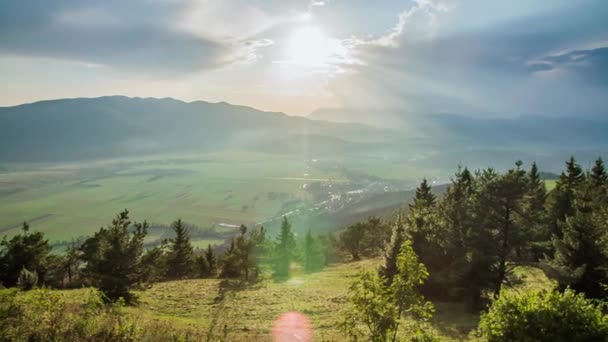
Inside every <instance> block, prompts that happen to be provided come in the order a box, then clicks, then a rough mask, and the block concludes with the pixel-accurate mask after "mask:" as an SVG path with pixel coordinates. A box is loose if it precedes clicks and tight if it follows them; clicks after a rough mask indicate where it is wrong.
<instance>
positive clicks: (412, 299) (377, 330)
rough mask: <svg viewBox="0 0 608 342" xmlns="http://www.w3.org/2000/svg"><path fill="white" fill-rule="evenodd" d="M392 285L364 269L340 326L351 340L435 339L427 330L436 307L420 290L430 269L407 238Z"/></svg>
mask: <svg viewBox="0 0 608 342" xmlns="http://www.w3.org/2000/svg"><path fill="white" fill-rule="evenodd" d="M396 265H397V266H396V267H397V273H396V274H394V277H393V281H392V283H391V284H390V285H388V284H387V281H386V279H385V278H384V277H383V276H381V275H378V273H376V272H369V271H363V272H362V273H361V274H360V276H359V278H358V279H357V280H356V281H355V282H354V283H353V284H352V286H351V290H350V296H349V302H350V306H349V307H348V309H346V310H345V312H344V320H343V322H342V323H341V325H340V329H341V330H342V332H343V333H344V334H345V335H346V336H347V337H348V338H349V339H350V340H352V341H363V340H367V341H373V342H385V341H397V340H410V341H433V340H435V339H434V337H433V336H432V335H431V334H429V333H428V331H427V330H426V324H427V321H428V319H430V318H431V317H432V313H433V306H432V304H431V303H429V302H427V301H425V300H424V298H423V297H422V296H421V295H420V294H419V293H418V290H417V289H418V286H420V285H421V284H423V283H424V280H425V279H426V278H427V277H428V272H427V271H426V268H425V267H424V265H423V264H421V263H420V262H418V258H417V256H416V254H415V253H414V250H413V249H412V246H411V243H410V242H409V241H406V242H405V243H404V244H403V245H402V247H401V248H400V252H399V254H398V256H397V261H396Z"/></svg>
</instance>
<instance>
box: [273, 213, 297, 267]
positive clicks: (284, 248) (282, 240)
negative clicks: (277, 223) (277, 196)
mask: <svg viewBox="0 0 608 342" xmlns="http://www.w3.org/2000/svg"><path fill="white" fill-rule="evenodd" d="M295 247H296V240H295V236H294V234H293V232H292V230H291V224H290V223H289V221H288V220H287V217H286V216H283V223H282V224H281V231H280V233H279V236H277V239H276V242H275V246H274V263H273V266H274V274H275V276H278V277H288V276H289V267H290V265H291V262H292V261H293V259H294V256H295V252H294V248H295Z"/></svg>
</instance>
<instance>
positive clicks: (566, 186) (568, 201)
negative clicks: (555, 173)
mask: <svg viewBox="0 0 608 342" xmlns="http://www.w3.org/2000/svg"><path fill="white" fill-rule="evenodd" d="M584 180H585V174H584V173H583V170H582V169H581V167H580V165H579V164H577V163H576V160H575V159H574V157H570V159H569V160H568V161H567V162H566V172H562V174H561V175H560V177H559V180H558V181H557V183H556V185H555V189H553V191H552V192H551V196H550V207H549V218H550V229H551V233H552V234H555V235H557V236H558V237H561V235H562V233H561V228H560V227H561V226H562V223H563V222H564V221H565V220H566V217H567V216H571V215H573V214H574V195H575V192H576V190H577V188H578V187H579V186H580V185H581V184H582V183H583V182H584Z"/></svg>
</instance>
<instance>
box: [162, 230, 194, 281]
mask: <svg viewBox="0 0 608 342" xmlns="http://www.w3.org/2000/svg"><path fill="white" fill-rule="evenodd" d="M172 226H173V231H175V238H174V239H172V240H170V241H171V244H170V246H169V253H168V255H167V276H168V277H169V278H171V279H182V278H185V277H188V276H190V275H192V268H193V265H194V249H193V248H192V244H191V243H190V237H189V235H188V228H186V226H185V225H184V223H183V222H182V220H181V219H178V220H177V221H175V222H173V225H172Z"/></svg>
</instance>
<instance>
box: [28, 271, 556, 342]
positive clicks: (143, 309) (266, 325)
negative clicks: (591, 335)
mask: <svg viewBox="0 0 608 342" xmlns="http://www.w3.org/2000/svg"><path fill="white" fill-rule="evenodd" d="M380 262H381V260H380V259H369V260H363V261H359V262H351V263H343V264H337V265H334V266H330V267H328V268H326V269H325V270H324V271H321V272H318V273H314V274H298V272H297V270H296V271H295V272H294V273H295V274H294V275H293V276H292V277H291V278H290V279H289V280H287V281H284V282H275V281H273V280H271V279H269V278H265V279H263V280H261V281H260V282H257V283H254V284H245V283H239V282H237V281H227V280H221V279H192V280H182V281H170V282H164V283H157V284H154V285H153V286H152V287H151V288H149V289H147V290H140V291H136V292H135V293H136V294H137V295H138V296H139V304H138V305H137V306H134V307H126V308H124V309H123V310H121V311H123V312H124V314H125V315H126V316H127V317H128V318H129V319H131V320H132V321H133V322H135V323H136V324H137V326H139V327H140V329H142V331H147V332H148V333H149V334H156V335H155V336H157V337H158V336H159V335H158V334H160V335H161V336H163V334H164V336H165V337H167V336H169V335H170V333H171V331H175V330H177V331H182V332H188V334H189V336H191V337H194V338H195V339H196V340H201V341H219V340H226V341H269V340H270V332H271V330H272V326H273V322H274V321H275V320H276V319H277V317H279V316H280V315H281V314H282V313H285V312H289V311H298V312H301V313H303V314H304V315H306V316H307V317H308V318H309V320H310V321H311V324H312V329H313V335H314V338H315V341H339V340H343V336H342V335H341V334H340V331H339V329H338V323H339V322H340V321H341V319H342V316H341V311H342V310H343V309H344V307H345V306H346V305H347V303H348V291H349V286H350V284H351V283H352V282H353V281H354V280H355V278H356V277H357V276H358V274H359V272H360V271H361V270H363V269H375V268H376V267H377V266H378V265H379V263H380ZM517 273H518V274H519V275H520V276H522V277H524V282H523V284H521V285H519V286H518V287H517V288H515V289H509V290H507V291H521V290H523V289H528V288H535V289H546V288H550V287H552V286H553V283H552V282H551V281H549V280H548V279H547V278H546V277H545V276H544V274H543V273H542V272H541V271H540V270H538V269H534V268H529V267H520V268H519V269H517ZM51 291H53V292H54V293H58V294H60V295H61V296H62V297H63V298H65V300H66V301H67V302H68V304H69V303H71V304H69V305H68V306H67V308H68V310H70V309H69V308H70V307H73V305H78V303H81V302H82V300H84V298H85V297H86V296H87V293H88V290H87V289H77V290H51ZM29 295H30V293H26V294H24V296H29ZM434 304H435V315H434V318H433V321H432V326H433V329H434V330H435V332H436V333H437V334H439V336H441V337H442V339H443V340H447V341H450V340H464V339H470V338H473V337H474V335H473V334H472V331H473V330H474V329H475V327H476V326H477V323H478V319H479V317H478V315H476V314H472V313H469V312H468V311H467V310H465V308H464V306H463V305H461V304H458V303H434ZM152 332H153V333H152ZM140 333H141V331H140Z"/></svg>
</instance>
